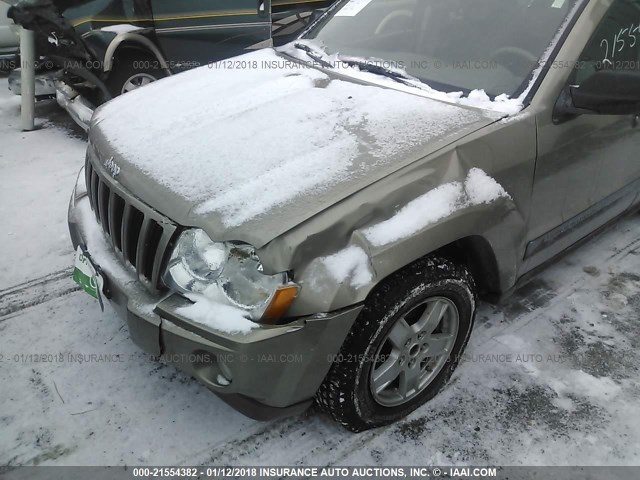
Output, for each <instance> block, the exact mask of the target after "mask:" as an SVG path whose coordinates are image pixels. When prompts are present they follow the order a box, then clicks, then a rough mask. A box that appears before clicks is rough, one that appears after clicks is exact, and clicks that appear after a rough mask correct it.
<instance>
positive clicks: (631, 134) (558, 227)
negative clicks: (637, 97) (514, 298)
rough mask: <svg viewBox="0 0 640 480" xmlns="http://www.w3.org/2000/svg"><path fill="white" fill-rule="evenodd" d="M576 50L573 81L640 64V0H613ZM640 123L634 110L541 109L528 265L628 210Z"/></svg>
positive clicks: (639, 173) (639, 160)
mask: <svg viewBox="0 0 640 480" xmlns="http://www.w3.org/2000/svg"><path fill="white" fill-rule="evenodd" d="M599 8H602V9H604V10H606V11H605V12H604V16H603V18H602V20H601V21H600V22H599V24H598V26H597V27H596V28H595V30H594V33H593V35H592V36H591V38H590V40H589V41H588V42H587V44H586V47H585V48H584V49H583V50H582V53H581V54H580V56H579V57H578V61H577V63H576V68H575V69H574V70H573V72H572V73H571V75H570V76H569V80H568V85H580V84H581V83H582V82H584V80H585V79H587V78H588V77H589V76H590V75H593V73H594V72H595V71H596V70H598V69H601V68H616V69H623V70H624V69H633V70H640V0H613V1H612V2H610V6H609V7H608V8H607V7H606V6H605V5H599ZM639 153H640V128H639V127H638V122H637V118H636V116H630V115H620V116H618V115H591V114H585V115H579V116H574V117H570V118H562V119H558V118H555V119H554V114H553V111H552V110H551V109H549V110H548V111H545V112H543V113H542V114H541V115H539V116H538V160H537V164H536V173H535V179H534V189H533V201H532V210H531V216H530V228H529V238H528V240H529V243H528V247H527V251H526V253H525V262H524V265H523V272H522V273H525V272H526V271H529V270H531V269H532V268H535V267H536V266H538V265H540V264H542V263H543V262H545V261H546V260H548V259H550V258H551V257H553V256H555V255H556V254H558V253H560V252H562V251H563V250H565V249H566V248H567V247H569V246H571V245H572V244H573V243H575V242H577V241H578V240H580V239H581V238H583V237H584V236H586V235H588V234H589V233H591V232H592V231H594V230H596V229H597V228H599V227H600V226H602V225H604V224H605V223H606V222H608V221H609V220H611V219H612V218H614V217H616V216H617V215H619V214H621V213H623V212H624V211H625V210H626V209H627V208H629V206H630V205H631V203H632V202H633V200H634V199H635V197H636V195H637V188H638V187H637V183H634V182H637V181H638V180H639V179H640V155H639Z"/></svg>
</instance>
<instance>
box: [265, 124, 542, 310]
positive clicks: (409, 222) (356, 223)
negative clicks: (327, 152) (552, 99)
mask: <svg viewBox="0 0 640 480" xmlns="http://www.w3.org/2000/svg"><path fill="white" fill-rule="evenodd" d="M505 138H510V139H511V141H509V142H505ZM535 159H536V143H535V117H534V116H522V118H520V119H519V120H518V121H509V122H496V123H494V124H492V125H490V126H489V127H486V128H485V129H482V130H480V131H478V132H476V133H474V134H472V135H470V136H468V137H465V138H464V139H462V140H461V141H459V142H458V143H457V144H453V145H451V146H449V147H447V148H446V149H443V150H441V151H439V152H437V153H435V154H432V155H430V156H429V157H426V158H424V159H423V160H420V161H418V162H415V163H413V164H411V165H409V166H407V167H406V168H403V169H402V170H400V171H398V172H396V173H395V174H393V175H390V176H388V177H386V178H384V179H382V180H380V181H378V182H376V183H374V184H372V185H370V186H369V187H367V188H365V189H363V190H362V191H360V192H358V193H356V194H354V195H352V196H351V197H349V198H347V199H345V200H344V201H342V202H340V203H338V204H336V205H335V206H334V207H333V208H331V209H329V210H327V211H324V212H322V213H321V214H319V215H317V216H316V217H314V218H312V219H310V220H309V221H307V222H305V223H304V224H302V225H300V226H299V227H297V228H296V229H294V230H292V231H290V232H288V233H287V234H285V235H283V236H281V237H279V238H278V239H276V240H274V241H273V242H271V243H270V244H269V245H267V246H266V247H265V248H264V249H263V251H264V252H265V255H266V257H271V258H280V260H285V257H288V259H287V260H288V261H289V262H290V265H292V266H293V267H292V269H293V271H294V273H295V280H296V282H297V283H299V284H300V285H301V286H302V289H301V292H300V296H299V297H298V299H297V300H296V302H295V303H294V305H293V306H292V308H291V310H290V311H289V315H291V316H299V315H306V314H311V313H315V312H329V311H333V310H337V309H340V308H344V307H347V306H350V305H354V304H356V303H359V302H363V301H364V300H365V299H366V298H367V296H368V295H369V293H370V292H371V291H372V290H373V289H374V288H375V287H376V285H378V284H379V283H380V282H381V281H383V280H384V279H385V278H387V277H388V276H389V275H391V274H393V273H395V272H397V271H398V270H400V269H402V268H403V267H406V266H407V265H410V264H411V263H413V262H415V261H416V260H418V259H420V258H422V257H424V256H426V255H429V254H431V253H433V252H436V251H438V250H439V249H442V248H443V247H445V246H448V245H452V244H455V243H456V242H458V243H461V244H462V245H464V242H460V241H461V240H465V239H469V238H475V239H478V238H479V239H481V242H482V243H483V244H485V245H488V249H486V251H482V253H480V254H482V255H486V256H491V257H492V258H489V259H485V258H483V259H478V261H479V264H481V265H486V264H490V263H492V262H493V263H495V264H496V267H495V268H496V270H497V272H495V273H496V274H497V278H496V279H495V284H496V288H497V289H499V290H500V291H506V290H508V289H509V288H511V286H513V284H514V283H515V281H516V279H517V277H518V270H519V268H520V266H521V263H522V258H523V257H522V255H523V252H524V247H525V231H526V225H527V220H528V214H529V203H530V197H531V188H532V184H531V182H530V181H526V179H530V178H532V177H533V171H534V168H535ZM336 219H339V220H338V221H336ZM312 252H313V253H312ZM318 252H321V253H320V255H318ZM314 253H315V255H314ZM470 254H472V255H475V254H478V253H477V252H470ZM479 274H480V275H483V274H486V275H489V272H479ZM491 274H493V272H491Z"/></svg>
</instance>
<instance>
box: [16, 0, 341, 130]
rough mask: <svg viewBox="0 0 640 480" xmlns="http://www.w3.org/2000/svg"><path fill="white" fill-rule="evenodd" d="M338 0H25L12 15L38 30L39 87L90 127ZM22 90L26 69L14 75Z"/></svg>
mask: <svg viewBox="0 0 640 480" xmlns="http://www.w3.org/2000/svg"><path fill="white" fill-rule="evenodd" d="M331 3H332V1H330V0H311V1H310V0H301V1H283V0H273V1H272V0H223V1H220V0H171V1H164V0H44V1H43V0H22V1H20V2H18V3H17V4H16V6H15V7H14V8H12V9H11V10H10V11H9V15H10V16H11V17H12V18H13V19H14V20H15V21H16V23H19V24H21V25H23V26H25V27H26V28H29V29H31V30H34V31H35V32H36V47H37V52H38V53H39V55H40V62H39V64H40V70H41V74H42V76H43V77H45V78H46V79H47V80H48V81H44V82H43V81H41V82H40V83H45V84H46V85H48V87H42V88H40V89H39V91H37V92H36V93H37V94H39V95H40V96H44V95H56V96H57V99H58V102H59V103H60V104H61V105H62V106H63V107H65V108H66V109H67V110H69V113H70V114H71V116H72V117H73V118H74V119H75V120H76V121H77V122H78V123H79V124H80V125H81V126H83V127H84V128H85V129H86V128H87V125H88V121H89V119H90V118H91V114H92V112H93V108H94V107H95V106H96V105H100V104H101V103H103V102H105V101H107V100H109V99H110V98H112V97H115V96H118V95H121V94H122V93H126V92H128V91H130V90H133V89H135V88H138V87H140V86H143V85H146V84H148V83H150V82H153V81H155V80H157V79H159V78H162V77H165V76H167V75H171V74H173V73H178V72H180V71H183V70H187V69H190V68H193V67H197V66H200V65H204V64H207V63H211V62H216V61H218V60H222V59H225V58H228V57H232V56H235V55H238V54H240V53H241V52H243V51H244V50H246V49H257V48H262V47H265V46H270V45H272V44H274V43H275V44H278V43H279V42H286V41H287V40H289V39H290V38H291V36H292V35H295V34H296V32H298V31H299V30H300V29H302V28H303V27H304V26H305V25H306V24H307V22H308V21H309V19H310V18H311V16H312V14H313V12H314V11H315V10H316V9H321V8H325V7H327V6H328V5H330V4H331ZM9 85H10V88H11V89H12V90H13V91H14V92H16V93H19V92H20V85H19V73H18V72H16V73H14V74H13V75H12V76H11V77H10V79H9Z"/></svg>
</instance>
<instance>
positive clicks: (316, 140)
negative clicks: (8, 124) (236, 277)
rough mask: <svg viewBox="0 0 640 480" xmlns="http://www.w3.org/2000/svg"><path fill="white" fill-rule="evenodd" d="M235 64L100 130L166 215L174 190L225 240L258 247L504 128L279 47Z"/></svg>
mask: <svg viewBox="0 0 640 480" xmlns="http://www.w3.org/2000/svg"><path fill="white" fill-rule="evenodd" d="M232 63H235V64H237V65H239V66H240V67H243V69H239V68H238V69H229V68H226V69H222V68H221V67H220V65H221V64H217V65H214V66H213V67H208V66H205V67H201V68H198V69H195V70H191V71H188V72H185V73H182V74H179V75H175V76H173V77H170V78H167V79H165V80H162V81H159V82H156V83H154V84H152V85H149V86H147V87H145V88H144V89H140V90H136V91H133V92H131V93H128V94H127V95H125V96H123V97H120V98H117V99H115V100H113V101H111V102H109V103H107V104H106V105H105V106H103V107H102V108H100V109H99V110H98V111H97V112H96V114H95V116H94V125H93V127H92V131H91V137H92V139H96V140H98V139H100V141H99V142H97V143H98V144H102V147H101V148H102V149H103V150H104V149H105V148H106V149H108V150H110V151H106V152H105V151H102V152H100V154H101V155H102V156H107V155H108V156H111V155H113V156H114V157H115V161H116V162H117V163H118V164H120V165H121V166H122V167H123V168H122V173H121V175H120V176H119V177H118V180H119V181H120V182H121V183H123V185H125V186H126V187H128V188H129V189H130V190H132V191H133V192H134V193H135V194H136V195H138V196H139V197H140V198H141V199H142V200H144V201H146V202H147V203H149V204H151V205H152V206H154V207H155V208H157V209H158V210H160V211H162V212H169V211H171V208H170V207H169V206H168V205H166V204H167V202H168V201H169V200H168V198H169V197H167V193H170V194H171V195H173V196H174V197H175V202H178V201H186V202H187V203H188V205H189V214H188V218H174V220H176V221H178V222H180V223H183V224H187V225H188V224H190V223H189V222H191V224H197V223H198V222H199V221H200V220H202V219H205V218H206V220H207V222H208V226H209V227H210V228H209V231H210V232H211V231H213V232H214V234H215V235H216V237H217V238H219V239H223V238H224V237H225V236H230V237H234V236H235V238H232V239H235V240H245V241H250V240H252V241H254V245H256V246H259V244H260V243H265V242H267V241H269V240H270V239H272V238H274V237H275V236H277V235H279V234H281V233H284V232H285V231H286V230H288V229H289V228H291V227H292V226H295V225H297V224H298V223H300V222H301V221H304V220H305V219H307V218H309V217H310V216H312V215H314V214H316V213H318V212H320V211H322V210H324V209H325V208H327V207H328V206H330V205H332V204H334V203H336V202H337V201H339V200H341V199H343V198H345V197H346V196H348V195H351V194H353V193H354V192H356V191H358V190H359V189H361V188H364V187H365V186H367V185H368V184H370V183H372V182H373V181H375V180H377V179H379V178H383V177H384V176H385V175H388V174H389V173H391V172H393V171H394V170H396V169H398V168H400V167H402V166H403V165H406V164H408V163H410V162H411V161H415V160H417V159H419V158H421V157H423V156H425V155H426V154H428V153H430V152H432V151H434V149H435V148H437V147H439V146H442V141H443V140H444V139H447V142H446V143H450V142H451V141H453V140H455V138H454V137H456V136H460V135H462V134H465V133H469V132H470V131H474V130H477V129H478V128H480V127H482V126H484V125H487V124H489V123H491V122H493V121H494V120H495V118H492V117H490V116H484V115H483V114H482V112H480V111H477V110H473V109H468V108H465V107H461V106H457V105H451V104H447V103H443V102H439V101H436V100H433V99H427V98H424V97H420V96H415V95H411V94H408V93H403V92H399V91H396V90H393V89H388V88H381V87H377V86H368V85H363V84H357V83H352V82H349V81H345V80H339V79H332V78H330V77H329V76H328V75H326V74H325V73H323V72H321V71H319V70H315V69H311V68H308V67H305V66H303V65H299V64H297V63H294V62H291V61H287V60H286V59H284V58H283V57H280V56H278V55H277V54H276V53H275V52H274V51H273V50H270V49H268V50H262V51H258V52H253V53H250V54H247V55H243V56H241V57H237V58H236V59H234V60H233V62H232ZM105 145H106V147H105ZM121 177H122V178H121ZM142 184H146V185H145V186H144V188H141V187H142V186H143V185H142ZM149 184H151V185H152V187H149ZM153 185H156V186H157V187H153ZM276 207H278V208H276ZM167 214H169V213H167ZM185 222H186V223H185ZM227 233H228V235H226V234H227ZM256 237H260V239H258V238H256ZM268 237H271V238H268ZM225 239H231V238H225Z"/></svg>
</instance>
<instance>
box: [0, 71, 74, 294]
mask: <svg viewBox="0 0 640 480" xmlns="http://www.w3.org/2000/svg"><path fill="white" fill-rule="evenodd" d="M51 108H52V105H51V102H47V103H46V104H44V105H39V107H38V109H37V110H36V114H37V115H43V114H49V113H50V112H51ZM54 117H55V118H56V119H57V117H59V115H58V114H56V115H54ZM0 118H2V121H0V138H1V139H2V140H1V143H0V172H1V173H0V206H1V207H0V208H2V230H1V231H0V252H2V258H3V261H2V264H0V290H2V289H4V288H7V287H10V286H13V285H17V284H18V283H21V282H24V281H26V280H30V279H32V278H35V277H39V276H42V275H45V274H48V273H51V272H53V271H56V270H60V269H62V268H67V267H69V256H68V253H69V252H68V251H69V231H68V229H67V225H66V215H67V213H66V209H65V208H64V205H65V204H67V203H68V201H69V197H70V196H71V190H72V189H73V185H74V183H75V179H76V176H77V174H78V170H80V167H82V165H83V162H84V154H85V150H86V145H85V142H84V140H82V139H81V138H78V137H77V135H78V134H77V133H76V132H77V131H76V130H61V129H60V127H57V126H55V125H54V124H53V123H51V122H49V121H47V120H44V119H42V118H38V119H37V122H36V124H37V125H39V126H40V127H41V128H40V129H39V130H37V131H35V132H28V133H27V132H24V133H23V132H21V131H20V98H19V97H16V96H15V95H13V94H12V93H11V92H10V91H9V90H8V89H7V80H6V78H2V77H0ZM56 123H57V122H56ZM27 152H28V153H27ZM43 179H44V180H46V181H43Z"/></svg>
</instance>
